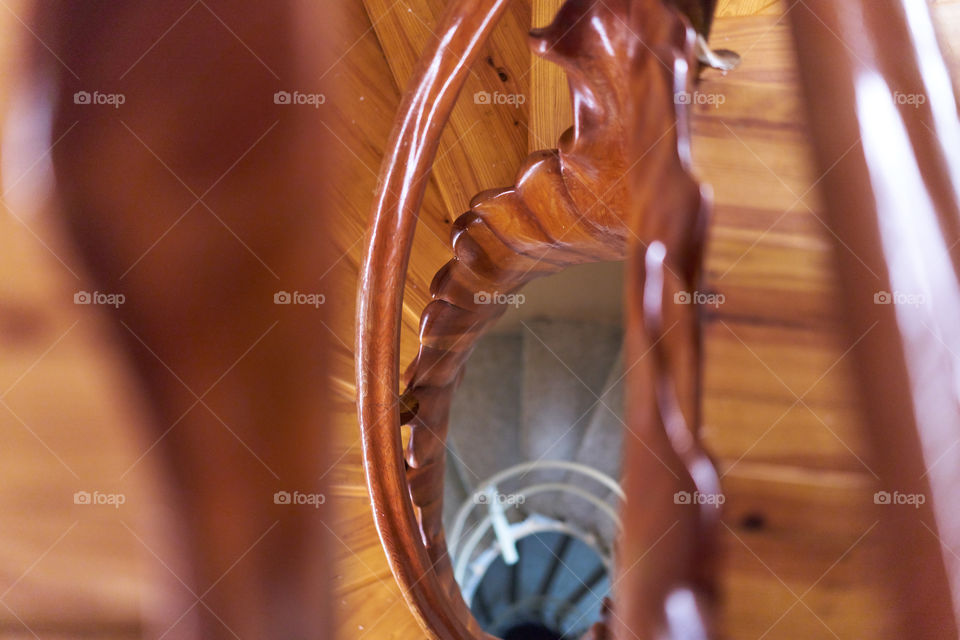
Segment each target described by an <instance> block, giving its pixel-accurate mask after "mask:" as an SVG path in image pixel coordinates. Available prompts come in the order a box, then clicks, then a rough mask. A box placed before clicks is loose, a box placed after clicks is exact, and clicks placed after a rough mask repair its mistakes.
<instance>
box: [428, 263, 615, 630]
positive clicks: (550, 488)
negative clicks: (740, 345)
mask: <svg viewBox="0 0 960 640" xmlns="http://www.w3.org/2000/svg"><path fill="white" fill-rule="evenodd" d="M622 292H623V264H622V263H598V264H591V265H583V266H579V267H573V268H570V269H567V270H565V271H563V272H561V273H559V274H555V275H552V276H549V277H547V278H543V279H540V280H536V281H534V282H532V283H530V284H529V285H528V286H527V287H525V288H524V289H523V290H522V291H521V292H515V293H519V294H522V297H521V296H520V295H515V296H514V297H513V298H512V301H513V302H514V304H513V306H512V307H511V308H510V309H509V310H508V311H507V312H506V313H505V314H504V316H503V317H502V318H501V319H500V321H499V322H498V323H497V324H496V326H495V327H493V329H492V330H491V331H490V332H489V333H488V334H487V335H486V336H484V337H483V338H481V339H480V340H479V341H478V343H477V345H476V348H475V349H474V351H473V354H472V355H471V357H470V359H469V360H468V362H467V365H466V371H465V374H464V377H463V380H462V382H461V384H460V386H459V388H458V390H457V392H456V393H455V395H454V398H453V403H452V407H451V414H450V427H449V434H448V449H447V478H446V483H445V495H444V525H445V528H446V531H447V534H448V535H447V539H448V546H449V549H450V557H451V560H452V562H453V564H454V573H455V575H456V578H457V580H458V582H459V584H460V587H461V590H462V592H463V595H464V598H465V600H466V601H467V603H468V604H469V605H470V607H471V609H472V610H473V613H474V615H475V616H476V618H477V620H478V621H479V622H480V624H481V626H482V627H483V628H484V630H485V631H487V632H488V633H491V634H493V635H495V636H497V637H499V638H502V639H503V640H511V639H512V638H524V639H526V640H530V639H534V640H535V639H537V638H544V639H552V640H567V639H568V638H579V637H580V636H582V635H583V633H585V632H586V631H587V629H589V628H590V627H591V626H592V625H593V624H594V623H595V622H597V621H598V620H599V619H600V616H601V612H602V608H603V606H602V605H603V600H604V598H606V597H607V596H608V595H609V590H610V581H609V571H610V567H612V566H613V550H614V548H615V540H616V536H617V534H618V530H619V513H618V512H619V504H620V500H621V499H622V490H621V489H620V486H619V479H620V472H621V459H620V456H621V452H622V449H623V446H622V442H623V430H624V424H623V386H622V377H623V362H622V344H623V305H622ZM548 577H549V579H548Z"/></svg>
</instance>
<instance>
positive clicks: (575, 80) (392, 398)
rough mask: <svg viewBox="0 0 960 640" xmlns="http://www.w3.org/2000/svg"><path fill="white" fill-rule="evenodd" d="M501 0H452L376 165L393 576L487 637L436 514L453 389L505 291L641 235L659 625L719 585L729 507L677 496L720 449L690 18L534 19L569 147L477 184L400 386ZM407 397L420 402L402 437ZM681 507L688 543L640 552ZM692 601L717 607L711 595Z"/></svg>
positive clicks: (647, 7)
mask: <svg viewBox="0 0 960 640" xmlns="http://www.w3.org/2000/svg"><path fill="white" fill-rule="evenodd" d="M709 4H710V3H707V5H701V4H700V3H696V6H698V7H701V9H702V7H703V6H708V5H709ZM501 9H502V5H501V4H500V3H498V4H496V5H492V6H487V7H482V6H480V5H479V4H478V3H475V2H465V3H460V4H459V5H456V6H454V7H452V8H451V9H450V10H449V11H448V12H447V13H446V14H445V16H444V18H443V19H442V22H441V25H440V28H439V30H438V31H439V33H440V34H442V35H441V38H440V39H439V40H438V41H437V42H435V43H434V44H433V45H432V48H431V49H430V50H429V51H428V52H427V53H426V54H425V55H424V58H423V60H422V62H421V65H420V67H419V70H418V72H417V73H416V74H415V76H414V80H413V82H412V84H411V89H410V90H408V92H407V98H406V101H405V103H404V105H403V107H402V109H401V115H400V118H399V119H398V125H397V127H396V129H395V131H394V135H393V140H392V142H391V153H390V154H389V155H388V158H387V160H386V162H385V164H384V167H383V170H382V172H381V187H380V190H379V192H378V195H377V200H376V207H375V210H374V215H373V223H372V231H371V238H370V242H369V245H368V251H367V255H366V260H365V263H364V267H363V272H362V281H361V294H360V295H361V300H360V305H359V313H358V326H359V329H360V330H359V331H358V360H359V367H358V388H359V394H360V423H361V429H362V433H363V445H364V460H365V465H366V470H367V479H368V484H369V486H370V491H371V497H372V500H373V505H374V514H375V519H376V522H377V526H378V529H379V531H380V536H381V540H382V542H383V545H384V548H385V549H386V551H387V553H388V557H389V559H390V563H391V567H392V569H393V572H394V575H395V576H396V578H397V580H398V582H399V584H400V586H401V588H402V589H403V592H404V595H405V597H406V598H407V601H408V604H409V605H410V607H411V609H412V610H413V611H414V613H415V614H416V615H418V617H419V619H420V621H421V623H422V624H423V625H424V628H425V630H426V631H427V633H428V634H430V636H431V637H436V638H442V639H444V640H446V639H448V638H477V637H484V635H485V634H483V633H482V631H480V630H479V629H478V628H477V625H476V622H475V621H474V620H473V618H472V616H471V615H470V613H469V611H468V610H467V608H466V606H465V604H464V602H463V601H462V598H461V597H460V594H459V588H458V587H457V585H456V583H455V581H454V579H453V572H452V570H451V567H450V563H449V560H448V558H447V549H446V543H445V541H444V537H443V530H442V524H441V507H442V487H443V477H444V473H443V468H444V442H445V438H446V430H447V419H448V414H449V407H450V399H451V395H452V393H453V391H454V389H455V388H456V385H457V382H458V380H459V378H460V374H461V373H462V370H463V365H464V362H465V360H466V358H467V357H468V355H469V354H470V351H471V349H472V347H473V345H474V343H475V342H476V340H477V338H478V337H479V336H480V335H482V333H483V332H484V331H485V330H486V329H487V328H488V327H489V326H490V325H491V324H492V323H493V322H494V321H495V320H496V319H497V318H498V317H499V316H500V315H501V314H502V313H503V312H504V310H505V305H504V304H498V303H496V299H497V297H498V295H505V294H508V293H510V292H513V291H516V290H517V289H518V288H520V287H522V286H523V285H524V284H525V283H526V282H528V281H530V280H532V279H534V278H536V277H540V276H543V275H546V274H550V273H554V272H556V271H559V270H561V269H563V268H565V267H567V266H570V265H574V264H581V263H586V262H596V261H602V260H621V259H624V258H626V257H627V256H628V253H629V252H630V247H636V249H634V250H633V252H634V253H635V252H637V251H639V252H641V253H643V254H644V255H645V256H647V257H646V258H641V260H640V265H641V267H640V268H641V273H640V274H639V276H640V282H639V283H638V284H637V286H638V287H639V289H638V290H640V291H641V292H642V296H643V299H644V300H645V309H644V310H643V311H642V312H641V313H640V314H639V315H637V316H636V317H634V316H633V315H631V320H632V321H633V322H635V323H636V328H637V329H636V331H633V332H631V338H630V340H631V345H632V346H631V349H632V353H633V355H634V358H635V359H636V360H637V361H643V362H644V363H643V364H642V365H640V366H638V367H635V369H636V372H635V373H633V374H632V381H633V383H634V384H637V385H642V386H643V387H644V388H645V389H649V390H651V391H653V390H656V392H655V393H649V394H648V393H644V394H643V399H642V402H641V403H640V405H639V406H637V407H635V408H634V409H633V410H632V412H631V416H632V423H631V424H632V427H633V428H634V430H635V433H634V434H633V435H634V436H635V438H636V439H637V440H638V441H641V442H642V448H643V449H644V450H645V451H649V452H650V453H652V457H651V456H650V455H649V454H644V455H641V456H639V457H641V458H645V459H644V460H642V464H643V465H645V467H646V468H645V469H644V470H643V471H642V472H641V473H640V477H638V478H637V481H639V482H642V483H645V484H646V485H647V486H648V489H647V490H646V491H645V492H644V493H645V494H650V493H652V492H651V491H649V489H650V488H651V487H656V488H657V489H662V491H658V492H657V498H656V504H653V503H650V502H648V501H646V500H644V499H643V498H641V497H639V496H638V498H637V500H636V504H637V508H640V509H643V510H645V512H646V513H647V514H648V515H649V514H654V515H653V517H652V518H647V520H651V521H652V522H655V523H656V525H655V526H653V525H648V524H646V522H645V523H644V524H642V525H640V526H637V527H635V528H634V529H633V530H632V533H631V534H630V535H629V536H628V537H627V539H626V540H625V542H624V555H625V557H627V558H631V560H630V561H629V562H628V565H629V566H634V571H635V573H632V574H631V575H626V574H625V576H624V577H625V578H626V580H625V583H624V584H626V585H633V586H632V587H631V588H627V589H625V591H626V592H627V593H629V594H632V595H636V596H638V597H641V598H642V599H643V605H642V608H643V610H644V611H645V612H647V614H649V615H646V617H645V619H644V620H643V621H642V622H641V623H639V624H637V625H635V626H633V631H632V633H638V632H639V631H640V630H641V629H647V630H648V634H649V635H651V636H652V635H653V634H654V633H655V630H657V629H662V628H667V627H669V626H670V622H669V621H668V620H667V619H666V615H665V613H664V611H665V602H666V600H667V598H669V597H672V594H675V593H676V592H677V591H678V590H681V591H684V592H689V593H691V594H696V595H695V598H694V600H695V602H697V603H698V605H697V606H698V607H699V603H701V602H702V599H703V598H704V596H708V595H709V593H710V591H711V589H710V585H709V583H710V579H709V574H710V571H709V567H710V562H709V561H708V557H709V555H710V554H709V550H710V544H709V540H708V539H709V538H710V532H711V529H712V523H713V522H714V520H715V511H716V510H715V509H714V507H712V506H705V505H684V504H677V503H676V502H675V501H674V494H675V493H676V492H677V491H688V492H690V493H693V492H695V491H700V492H704V493H705V492H711V493H716V491H717V487H716V475H715V474H714V473H713V470H712V466H711V465H710V464H709V462H707V460H706V458H705V457H704V456H703V455H702V454H701V453H700V451H699V449H698V448H697V446H696V426H697V424H698V421H699V409H698V398H699V389H698V384H699V378H698V373H697V372H698V368H699V348H698V343H699V338H698V330H697V317H696V308H695V306H693V305H678V304H674V298H673V296H674V294H675V293H677V292H682V291H688V292H690V291H693V290H694V289H695V288H696V281H697V277H698V273H699V262H700V253H701V247H702V235H703V230H704V223H705V211H706V209H705V207H704V199H703V198H702V196H701V194H700V190H699V188H698V186H697V185H696V183H695V182H694V181H693V179H692V178H691V177H690V175H689V167H688V158H689V150H688V136H687V132H688V125H687V122H686V109H685V107H684V106H683V104H684V103H685V102H686V101H684V100H682V99H678V96H679V95H680V94H682V93H684V92H690V91H692V80H693V75H694V74H693V73H691V69H692V68H693V66H694V65H695V64H696V62H695V60H694V58H693V54H694V50H695V46H694V44H695V33H694V31H693V30H692V29H691V28H690V27H689V26H688V23H687V21H686V20H685V19H684V18H682V17H681V16H680V14H678V13H677V12H675V11H674V10H672V9H667V8H666V7H665V6H664V5H663V4H662V3H661V0H632V1H631V0H616V1H613V0H611V1H610V2H606V3H596V2H590V1H585V0H570V1H568V2H567V3H566V5H564V7H563V8H562V9H561V11H560V13H559V14H558V16H557V18H556V20H555V22H554V23H553V24H552V25H551V26H549V27H547V28H545V29H543V30H539V31H537V32H535V33H534V34H533V36H532V45H533V47H534V50H535V51H537V52H538V53H539V54H540V55H543V56H544V57H546V58H547V59H549V60H552V61H554V62H556V63H557V64H559V65H561V66H562V67H564V68H565V70H566V71H567V74H568V77H569V78H570V84H571V91H572V93H573V98H574V105H575V114H574V115H575V123H574V127H573V128H572V129H571V130H569V131H568V132H567V133H565V134H564V136H563V137H562V138H561V141H560V149H559V151H549V150H548V151H541V152H536V153H534V154H531V156H530V157H528V158H527V160H526V161H525V163H524V165H523V166H522V167H521V168H520V171H519V173H518V177H517V181H516V184H515V186H513V187H511V188H508V189H502V190H498V191H493V192H487V193H483V194H480V195H478V196H477V197H476V198H475V199H474V201H473V202H472V203H471V211H470V212H468V213H466V214H464V215H463V216H461V217H460V218H458V219H457V221H456V222H455V224H454V230H453V259H452V260H451V261H450V262H449V263H447V264H446V265H445V266H444V267H443V268H442V269H441V270H440V271H439V272H438V273H437V276H436V277H435V279H434V281H433V284H432V286H431V294H432V296H433V299H434V300H433V302H431V303H430V304H429V305H428V306H427V308H426V310H425V311H424V314H423V318H422V322H421V328H420V338H421V347H420V351H419V354H418V356H417V358H416V360H415V361H414V362H413V363H412V364H411V365H410V367H409V369H408V370H407V374H406V382H407V390H406V391H405V392H404V394H403V398H402V402H401V401H400V399H399V398H398V397H397V395H396V393H395V391H396V389H397V369H398V336H399V322H400V303H401V298H400V296H401V292H402V289H403V282H404V275H405V268H406V263H407V260H408V257H409V251H410V243H411V240H412V234H413V229H414V225H415V222H416V215H417V209H418V206H419V203H420V199H421V197H422V194H423V189H424V186H425V184H424V177H425V176H426V174H427V172H428V170H429V167H430V163H431V161H432V158H433V155H434V153H435V151H436V145H437V140H438V138H439V134H440V131H441V129H442V125H443V123H444V122H445V120H446V117H447V116H448V115H449V112H450V109H451V107H452V104H453V100H454V99H455V97H456V91H457V90H458V89H459V87H460V83H462V80H463V75H464V72H465V70H466V69H467V66H468V65H469V63H470V62H471V61H472V57H473V56H474V55H475V54H476V50H477V45H478V42H479V41H480V40H482V38H483V37H484V36H485V35H486V34H487V33H489V30H490V28H491V26H492V23H493V18H494V17H495V16H496V14H497V13H498V12H499V11H500V10H501ZM700 21H701V23H703V17H702V16H701V18H700ZM481 293H486V294H487V296H485V297H478V294H481ZM489 301H493V303H492V304H487V302H489ZM668 334H669V335H668ZM648 352H649V356H646V354H647V353H648ZM648 363H649V364H648ZM401 408H402V409H403V411H402V413H403V416H404V420H410V421H411V437H410V445H409V449H408V451H407V452H406V455H405V456H404V453H403V452H402V451H401V440H400V423H401ZM646 458H649V459H646ZM663 497H666V499H667V501H668V502H663V501H662V500H660V498H663ZM648 508H652V509H653V511H646V509H648ZM677 522H679V523H680V526H679V528H678V531H677V532H676V535H673V534H672V535H671V540H672V542H671V543H669V545H668V546H669V547H670V549H671V550H672V551H673V552H675V553H676V554H677V555H678V556H680V557H681V558H682V559H680V560H678V561H676V562H669V563H664V562H653V561H652V558H651V559H650V560H642V559H641V558H643V557H644V556H645V555H646V554H645V553H644V551H645V549H646V548H649V546H650V545H651V544H652V543H653V542H654V541H655V540H656V539H658V538H660V537H662V535H663V533H664V531H663V530H661V527H660V525H661V524H663V525H664V526H665V527H671V528H672V527H674V526H676V524H677ZM658 555H659V554H658ZM687 559H692V562H687ZM639 576H642V580H634V578H635V577H639ZM687 613H688V614H690V615H692V616H695V618H696V620H697V624H700V625H701V626H705V625H706V624H707V623H706V621H705V620H702V619H701V618H702V617H703V616H702V612H701V611H699V609H697V608H694V609H691V610H690V611H688V612H687ZM614 617H615V616H614Z"/></svg>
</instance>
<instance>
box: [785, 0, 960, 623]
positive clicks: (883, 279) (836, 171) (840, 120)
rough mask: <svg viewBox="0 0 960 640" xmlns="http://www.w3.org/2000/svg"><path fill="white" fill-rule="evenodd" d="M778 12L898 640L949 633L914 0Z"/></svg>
mask: <svg viewBox="0 0 960 640" xmlns="http://www.w3.org/2000/svg"><path fill="white" fill-rule="evenodd" d="M790 19H791V21H792V23H793V31H794V35H795V39H796V43H797V50H798V53H799V61H800V68H801V70H802V72H803V73H802V79H803V82H804V86H805V89H806V98H807V103H808V106H809V110H808V111H809V117H810V122H811V125H812V126H813V130H814V132H815V134H816V135H815V136H814V141H815V148H816V151H817V160H818V163H819V168H820V171H821V172H822V173H823V175H824V178H823V182H822V188H823V193H824V196H825V199H826V204H827V211H828V214H829V221H830V225H831V229H832V231H833V236H832V237H833V238H834V239H835V240H836V254H837V257H838V261H837V266H838V270H839V273H840V276H841V280H842V282H843V285H844V293H845V295H844V302H845V306H846V310H847V315H848V326H849V329H850V335H851V339H852V340H856V341H857V345H856V347H855V348H854V349H853V351H852V355H853V356H854V357H855V358H856V359H857V361H858V366H857V367H856V369H855V371H856V373H857V374H858V377H859V382H860V389H861V398H862V399H863V405H864V413H865V415H866V417H867V418H868V422H867V424H868V430H867V434H868V436H869V438H870V439H871V441H872V442H873V444H874V449H875V455H876V459H877V460H878V465H877V469H876V471H877V474H878V475H879V476H880V479H881V489H882V490H884V491H887V492H890V493H893V492H897V493H900V494H905V495H922V496H924V498H925V502H923V503H922V504H920V505H918V506H917V507H914V506H901V507H897V506H896V505H889V506H884V507H881V508H879V509H878V514H877V516H878V523H879V526H878V530H879V531H880V533H882V534H883V535H884V537H885V543H886V545H887V547H886V550H887V553H886V554H885V558H886V564H885V565H884V566H883V568H882V569H883V575H884V576H885V577H887V578H888V584H889V586H890V587H891V590H892V592H893V593H892V596H893V597H894V598H895V600H894V601H895V602H896V604H897V606H896V608H895V619H896V625H897V626H896V632H895V636H896V637H898V638H917V639H918V640H927V639H930V640H932V639H933V638H956V637H957V618H956V616H957V612H958V611H960V560H958V556H957V553H958V551H960V492H958V491H957V486H958V484H960V447H958V446H957V443H958V442H960V382H958V381H960V251H958V247H960V244H958V243H960V121H958V118H957V99H956V96H955V94H954V89H953V86H952V84H951V80H950V77H949V75H948V73H947V67H946V65H945V64H944V61H943V57H942V55H941V52H940V49H939V47H938V46H937V39H936V36H935V34H934V29H933V21H932V19H931V15H930V11H929V8H928V7H927V3H925V2H923V0H806V2H805V3H803V4H802V5H801V6H798V7H796V10H795V11H791V15H790Z"/></svg>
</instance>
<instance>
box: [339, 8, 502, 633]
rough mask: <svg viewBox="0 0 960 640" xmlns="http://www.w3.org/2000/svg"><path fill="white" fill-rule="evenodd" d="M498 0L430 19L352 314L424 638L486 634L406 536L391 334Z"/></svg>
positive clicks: (408, 585) (401, 563)
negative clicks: (456, 116)
mask: <svg viewBox="0 0 960 640" xmlns="http://www.w3.org/2000/svg"><path fill="white" fill-rule="evenodd" d="M507 3H508V0H493V1H491V0H460V1H459V2H454V3H450V5H449V6H448V8H447V10H446V11H445V12H444V14H443V16H442V17H441V19H440V23H439V25H438V28H437V30H436V32H437V33H438V34H439V36H438V37H437V39H436V40H434V41H433V42H432V43H431V44H430V46H429V47H428V50H427V51H426V52H425V53H424V55H423V57H422V58H421V61H420V63H419V64H418V66H417V68H416V70H415V71H414V74H413V79H412V80H411V87H412V89H411V90H409V91H407V93H406V94H405V97H404V100H403V104H402V105H401V107H400V116H399V119H398V122H397V124H396V126H395V128H394V131H393V133H392V134H391V140H390V144H389V146H388V148H389V152H388V154H387V156H386V158H385V159H384V163H383V167H382V169H381V172H380V176H381V179H380V183H379V185H378V190H377V196H376V204H375V207H374V213H373V220H372V222H371V225H370V235H369V238H368V240H367V251H366V254H365V257H364V261H363V265H362V268H361V271H360V280H359V288H360V293H359V302H358V310H357V323H358V332H357V362H358V367H357V393H358V412H359V419H360V426H361V439H362V445H363V459H364V467H365V472H366V477H367V484H368V486H369V488H370V493H371V499H372V502H373V510H374V522H375V524H376V527H377V531H378V533H379V535H380V539H381V541H382V542H383V546H384V548H385V550H386V551H387V559H388V562H389V563H390V568H391V570H392V571H393V574H394V576H395V577H396V579H397V582H398V583H399V585H400V588H401V590H402V592H403V596H404V599H405V600H406V602H407V604H408V606H409V608H410V610H411V612H412V613H413V614H414V615H415V616H416V617H417V619H418V621H419V622H420V625H421V627H422V628H423V629H424V631H425V632H426V633H427V634H428V636H429V637H431V638H437V639H438V640H450V639H455V640H461V639H462V640H467V639H473V638H485V637H487V636H486V634H484V633H483V632H482V631H481V630H480V629H479V628H477V626H476V622H475V621H474V620H473V618H472V616H470V615H469V611H467V610H466V607H465V606H464V605H463V602H462V599H460V598H459V597H457V598H451V596H450V593H449V589H448V586H446V585H443V584H441V583H440V581H439V580H438V579H437V577H436V572H435V571H434V569H435V567H434V564H435V563H434V562H432V561H431V559H430V557H429V556H428V554H427V551H426V549H425V548H424V545H423V543H422V542H421V540H420V538H419V536H417V535H416V532H417V531H418V529H419V525H418V522H417V519H416V516H415V515H414V512H413V507H412V504H411V502H410V497H409V489H408V487H407V477H406V468H405V466H404V462H403V454H402V443H401V440H400V429H399V427H400V415H399V404H398V398H397V395H396V391H397V388H398V386H399V383H398V378H399V373H398V370H399V338H400V315H401V305H402V292H403V284H404V279H405V275H406V267H407V262H408V260H409V257H410V246H411V243H412V240H413V232H414V228H415V225H416V221H417V212H418V210H419V208H420V204H421V201H422V199H423V193H424V190H425V189H426V183H427V180H426V179H427V176H428V175H429V172H430V168H431V166H432V163H433V158H434V156H435V154H436V150H437V144H438V142H439V139H440V134H441V132H442V130H443V125H444V123H445V122H446V121H447V119H448V118H449V116H450V111H451V110H452V109H453V105H454V102H455V100H456V97H457V95H458V93H459V91H460V88H461V87H462V86H463V82H464V80H465V79H466V75H467V72H468V71H469V68H470V65H471V63H472V62H473V61H474V59H475V58H476V57H477V55H478V52H479V50H480V46H481V45H482V44H483V42H484V41H485V40H486V37H487V36H488V35H489V33H490V31H491V30H492V29H493V26H494V24H495V23H496V20H497V18H498V17H499V16H500V15H501V14H502V12H503V10H504V9H505V8H506V5H507Z"/></svg>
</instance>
